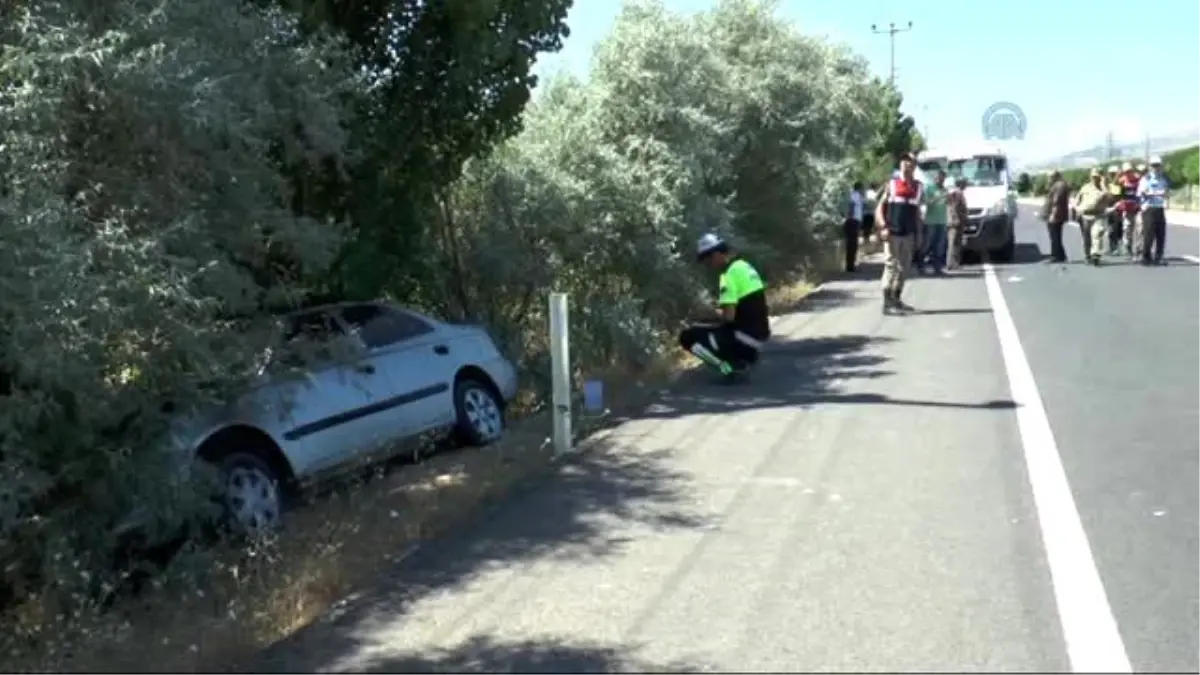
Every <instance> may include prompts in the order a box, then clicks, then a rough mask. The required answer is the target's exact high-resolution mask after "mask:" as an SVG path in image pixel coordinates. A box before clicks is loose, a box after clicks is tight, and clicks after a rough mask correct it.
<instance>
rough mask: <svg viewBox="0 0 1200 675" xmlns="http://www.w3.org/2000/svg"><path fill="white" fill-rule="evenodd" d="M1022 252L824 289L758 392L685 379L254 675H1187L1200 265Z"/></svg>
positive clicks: (1032, 229) (796, 319) (1024, 241)
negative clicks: (1063, 260) (1046, 257)
mask: <svg viewBox="0 0 1200 675" xmlns="http://www.w3.org/2000/svg"><path fill="white" fill-rule="evenodd" d="M1018 241H1019V242H1020V244H1021V245H1020V246H1019V252H1018V256H1019V258H1018V262H1016V263H1014V264H1011V265H1003V266H996V267H994V268H992V267H988V268H986V269H985V268H984V267H973V268H969V269H967V270H965V271H964V272H963V273H962V274H960V275H956V276H953V277H949V278H942V279H919V280H916V281H914V282H912V283H911V285H910V289H909V291H908V293H907V294H908V295H909V297H908V298H907V299H908V300H909V301H910V302H911V303H912V304H914V305H915V306H917V307H918V308H919V309H922V310H924V311H923V312H922V313H919V314H916V315H913V316H909V317H903V318H900V317H882V316H881V315H880V313H879V307H878V299H879V298H878V286H877V282H876V281H875V280H874V279H873V278H868V276H867V275H866V274H864V275H860V276H858V277H856V278H847V279H843V280H840V281H837V282H833V283H831V284H828V285H827V286H826V287H825V288H824V290H823V291H822V292H821V293H819V294H817V295H816V296H814V298H812V302H811V303H810V304H809V305H808V306H807V307H806V309H805V310H804V311H801V312H799V313H796V314H791V315H787V316H784V317H781V318H780V320H779V321H778V322H777V323H776V324H775V332H776V338H775V339H774V340H773V343H772V345H771V346H770V353H769V354H768V355H766V356H765V358H764V362H763V364H762V367H761V368H760V370H759V371H758V372H757V373H755V375H754V377H753V379H752V381H750V382H747V383H744V384H741V385H737V386H728V385H726V386H721V385H716V384H714V383H712V382H711V381H710V380H709V378H707V377H704V376H699V375H698V376H695V377H689V378H685V379H684V380H683V381H681V382H680V383H679V384H678V385H677V386H676V387H674V388H672V390H671V391H670V392H668V393H666V394H665V395H664V397H663V399H662V400H661V401H660V402H659V403H658V404H656V405H654V406H652V407H651V408H650V409H648V410H647V411H646V414H645V415H643V416H640V417H639V418H637V419H632V420H629V421H627V422H625V423H624V424H622V425H620V426H618V427H615V428H614V429H613V430H612V431H611V432H609V433H608V434H606V435H605V436H603V437H602V438H601V439H600V440H599V441H598V442H597V444H596V446H595V447H592V448H591V449H589V450H588V451H587V452H585V453H581V454H579V455H578V456H576V457H575V458H574V459H573V460H571V461H569V462H566V463H564V464H563V465H562V466H561V469H560V471H559V472H558V474H557V475H556V476H555V477H554V478H553V479H551V480H548V481H545V482H542V483H539V484H538V485H536V486H531V487H530V488H529V489H527V490H525V491H523V492H522V493H521V494H518V495H516V496H514V497H513V498H512V499H510V500H508V501H507V502H506V503H504V504H502V505H500V506H499V507H498V508H496V509H495V510H493V511H492V512H491V513H490V514H489V515H487V516H484V517H480V518H479V519H477V520H476V521H475V522H474V523H472V524H470V525H469V526H468V527H466V528H464V529H463V530H461V531H460V532H459V533H457V534H456V535H454V536H452V537H450V538H447V539H444V540H441V541H435V542H431V543H429V544H426V545H425V546H423V547H422V548H421V549H419V550H418V551H417V552H416V553H415V554H413V555H411V556H410V557H408V558H407V559H406V560H405V561H404V562H403V563H402V564H401V565H400V566H399V568H398V569H397V570H396V571H395V573H394V574H393V575H390V576H389V578H387V579H384V580H381V582H380V584H379V585H378V586H377V587H372V588H369V589H364V590H363V591H362V592H361V593H359V594H357V595H356V596H355V597H352V598H349V599H347V601H346V602H345V603H344V604H343V605H342V606H340V607H339V608H338V609H337V610H336V611H335V612H334V613H333V614H331V615H330V616H329V617H328V618H327V619H326V620H323V621H321V622H318V623H317V624H314V625H313V626H311V627H310V628H308V629H306V630H304V631H302V632H301V633H299V634H298V635H297V636H295V637H294V638H293V639H290V640H288V641H285V642H283V643H280V644H278V645H276V646H275V647H273V648H271V649H269V650H268V651H267V652H265V653H264V654H262V658H261V659H259V660H258V661H257V662H256V663H253V664H247V667H246V671H245V672H299V671H302V672H331V671H334V672H336V671H341V672H383V671H389V672H439V671H441V672H621V671H629V672H632V671H638V672H672V671H674V672H697V671H742V672H746V671H763V672H767V671H769V672H803V671H859V672H862V671H896V672H905V671H910V672H911V671H931V670H937V671H959V672H971V671H975V672H979V671H990V672H1009V671H1022V672H1063V671H1068V670H1071V669H1075V670H1086V669H1089V668H1091V669H1095V670H1107V671H1120V670H1126V671H1128V670H1129V669H1130V668H1132V669H1133V670H1135V671H1138V672H1197V671H1198V670H1200V665H1198V660H1200V657H1198V655H1197V652H1198V647H1197V640H1198V634H1200V624H1198V619H1197V613H1198V611H1200V610H1198V598H1200V588H1198V579H1200V568H1198V565H1200V562H1198V560H1200V550H1198V545H1197V533H1198V530H1200V523H1198V511H1200V500H1198V498H1197V491H1198V484H1197V476H1198V470H1200V467H1198V466H1197V464H1198V458H1200V441H1198V431H1200V394H1198V389H1200V381H1198V379H1197V375H1198V373H1200V354H1198V342H1197V335H1198V333H1200V318H1198V307H1200V275H1198V271H1197V267H1196V266H1195V265H1194V264H1192V263H1189V262H1186V261H1182V260H1177V261H1176V264H1174V265H1171V266H1168V267H1165V268H1142V267H1138V266H1131V265H1117V264H1114V265H1111V266H1108V267H1103V268H1099V269H1095V268H1091V267H1087V266H1084V265H1080V264H1067V265H1056V264H1051V265H1047V264H1041V263H1035V262H1032V261H1033V260H1034V259H1035V257H1036V251H1035V249H1034V247H1035V246H1036V247H1038V248H1039V249H1040V250H1041V251H1046V250H1048V245H1047V243H1046V238H1045V234H1044V232H1042V228H1041V227H1040V225H1039V224H1038V223H1036V222H1034V221H1032V219H1030V218H1027V217H1023V218H1022V221H1021V223H1020V227H1019V232H1018ZM1069 241H1070V242H1072V243H1073V246H1074V248H1073V249H1072V251H1073V255H1074V256H1075V257H1076V258H1078V257H1079V255H1080V247H1079V240H1078V238H1077V237H1072V238H1070V240H1069ZM1189 242H1190V243H1189ZM1194 243H1195V239H1194V238H1193V239H1192V240H1184V237H1183V236H1179V237H1176V236H1175V233H1174V232H1172V236H1171V243H1170V249H1169V252H1170V253H1171V254H1174V255H1182V254H1183V252H1184V248H1183V246H1184V245H1185V244H1186V245H1192V244H1194ZM1193 248H1194V247H1193ZM1196 253H1197V251H1195V250H1187V254H1190V255H1194V254H1196Z"/></svg>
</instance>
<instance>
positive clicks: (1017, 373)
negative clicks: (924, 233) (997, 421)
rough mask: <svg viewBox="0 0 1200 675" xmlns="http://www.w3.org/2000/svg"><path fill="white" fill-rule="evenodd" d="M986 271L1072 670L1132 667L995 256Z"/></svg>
mask: <svg viewBox="0 0 1200 675" xmlns="http://www.w3.org/2000/svg"><path fill="white" fill-rule="evenodd" d="M983 274H984V283H985V285H986V286H987V293H988V299H989V300H990V301H991V305H992V316H993V317H995V320H996V332H997V333H998V334H999V337H1000V351H1001V352H1002V353H1003V355H1004V366H1005V369H1006V370H1007V371H1008V385H1009V389H1011V391H1012V397H1013V400H1014V402H1015V403H1016V404H1017V409H1016V411H1017V428H1018V431H1019V432H1020V434H1021V444H1022V445H1023V446H1024V451H1025V466H1026V470H1027V472H1028V474H1029V486H1030V488H1031V490H1032V492H1033V501H1034V505H1035V508H1036V509H1037V515H1038V522H1039V524H1040V525H1041V530H1042V544H1043V545H1044V546H1045V548H1046V560H1047V563H1048V564H1049V566H1050V583H1051V585H1052V586H1053V587H1054V599H1055V603H1056V604H1057V605H1058V618H1059V622H1060V623H1061V624H1062V631H1063V638H1064V639H1065V641H1066V645H1067V657H1068V658H1069V659H1070V661H1071V670H1072V671H1073V672H1076V673H1132V672H1133V668H1132V667H1131V666H1130V664H1129V657H1128V656H1127V655H1126V653H1125V645H1124V644H1123V643H1122V642H1121V633H1120V631H1119V630H1118V629H1117V621H1116V618H1114V617H1113V613H1112V608H1111V607H1109V605H1108V596H1107V594H1106V593H1105V592H1104V584H1103V582H1101V580H1100V572H1099V571H1098V570H1097V569H1096V561H1095V560H1094V559H1093V558H1092V548H1091V546H1090V545H1089V544H1088V540H1087V534H1086V533H1085V532H1084V531H1083V523H1082V522H1081V521H1080V519H1079V511H1078V509H1076V507H1075V499H1074V497H1072V496H1071V486H1070V484H1069V483H1068V481H1067V474H1066V471H1065V470H1064V469H1063V465H1062V458H1061V457H1060V456H1059V453H1058V446H1057V445H1055V443H1054V433H1053V431H1051V429H1050V421H1049V419H1047V417H1046V409H1045V407H1044V406H1043V405H1042V397H1041V394H1039V393H1038V389H1037V384H1036V383H1035V382H1034V379H1033V371H1032V370H1031V369H1030V368H1029V361H1028V360H1027V359H1026V358H1025V351H1024V349H1022V347H1021V338H1020V336H1019V335H1017V327H1016V326H1015V325H1014V324H1013V320H1012V315H1011V314H1009V311H1008V304H1007V303H1006V302H1005V300H1004V292H1003V291H1002V290H1001V288H1000V281H999V279H997V278H996V270H995V268H993V267H992V265H991V264H990V263H985V264H984V266H983Z"/></svg>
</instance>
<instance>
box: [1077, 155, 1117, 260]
mask: <svg viewBox="0 0 1200 675" xmlns="http://www.w3.org/2000/svg"><path fill="white" fill-rule="evenodd" d="M1089 178H1090V180H1089V181H1088V182H1087V183H1086V184H1085V185H1084V186H1083V187H1081V188H1079V192H1078V193H1077V194H1076V195H1075V211H1076V213H1078V214H1079V231H1080V232H1082V233H1083V235H1084V238H1085V242H1086V241H1087V238H1088V237H1090V238H1091V245H1090V246H1088V245H1085V246H1084V250H1085V251H1086V255H1087V261H1088V263H1090V264H1092V265H1099V264H1100V256H1101V255H1103V253H1104V248H1105V246H1107V245H1108V208H1107V207H1108V203H1109V201H1111V197H1110V195H1109V194H1108V192H1107V191H1106V190H1105V189H1104V182H1103V176H1101V175H1100V169H1092V172H1091V175H1090V176H1089Z"/></svg>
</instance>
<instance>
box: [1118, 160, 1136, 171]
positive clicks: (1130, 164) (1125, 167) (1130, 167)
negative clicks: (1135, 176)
mask: <svg viewBox="0 0 1200 675" xmlns="http://www.w3.org/2000/svg"><path fill="white" fill-rule="evenodd" d="M1121 170H1122V171H1133V162H1125V163H1124V164H1122V165H1121Z"/></svg>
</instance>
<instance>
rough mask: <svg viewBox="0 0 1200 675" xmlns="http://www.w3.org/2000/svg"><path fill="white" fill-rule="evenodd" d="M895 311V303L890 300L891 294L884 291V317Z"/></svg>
mask: <svg viewBox="0 0 1200 675" xmlns="http://www.w3.org/2000/svg"><path fill="white" fill-rule="evenodd" d="M895 309H896V301H895V300H894V299H893V298H892V292H891V291H884V292H883V314H884V316H890V315H891V314H892V312H893V311H894V310H895Z"/></svg>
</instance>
